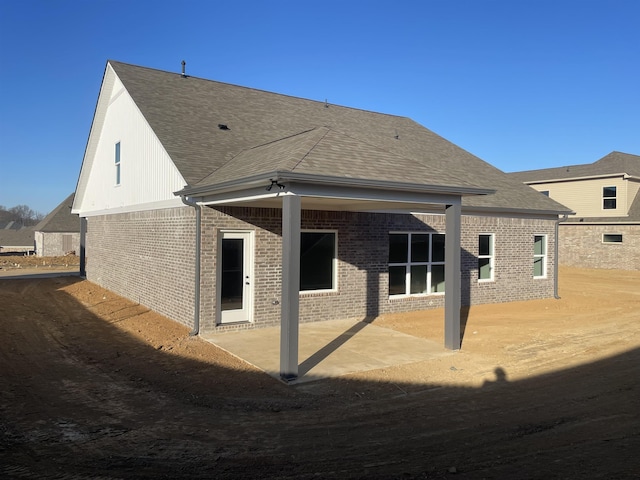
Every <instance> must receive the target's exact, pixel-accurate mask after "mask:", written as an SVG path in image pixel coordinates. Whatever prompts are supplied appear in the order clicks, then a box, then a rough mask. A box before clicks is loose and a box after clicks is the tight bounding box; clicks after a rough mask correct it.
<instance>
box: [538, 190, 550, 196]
mask: <svg viewBox="0 0 640 480" xmlns="http://www.w3.org/2000/svg"><path fill="white" fill-rule="evenodd" d="M540 193H541V194H543V195H544V196H546V197H548V196H549V190H540Z"/></svg>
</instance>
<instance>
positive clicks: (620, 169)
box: [509, 152, 640, 182]
mask: <svg viewBox="0 0 640 480" xmlns="http://www.w3.org/2000/svg"><path fill="white" fill-rule="evenodd" d="M615 173H626V174H628V175H632V176H634V177H640V156H638V155H632V154H630V153H622V152H611V153H609V154H608V155H605V156H604V157H602V158H601V159H600V160H598V161H596V162H593V163H587V164H581V165H569V166H565V167H555V168H543V169H540V170H526V171H523V172H513V173H509V175H510V176H511V177H512V178H515V179H517V180H519V181H521V182H539V181H544V180H556V179H557V180H561V179H565V178H579V177H593V176H597V175H607V174H615Z"/></svg>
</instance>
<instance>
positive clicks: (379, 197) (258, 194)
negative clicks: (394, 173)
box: [189, 182, 462, 210]
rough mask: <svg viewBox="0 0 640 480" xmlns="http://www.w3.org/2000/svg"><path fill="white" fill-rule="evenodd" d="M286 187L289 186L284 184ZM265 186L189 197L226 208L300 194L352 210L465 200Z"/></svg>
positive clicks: (362, 190)
mask: <svg viewBox="0 0 640 480" xmlns="http://www.w3.org/2000/svg"><path fill="white" fill-rule="evenodd" d="M282 185H285V184H282ZM267 188H268V187H265V186H264V183H263V185H261V186H260V187H253V188H248V189H242V190H235V191H227V192H221V193H218V194H213V195H203V196H197V195H193V196H189V198H190V199H191V200H195V201H196V202H198V203H199V204H202V205H224V204H229V203H241V202H256V201H260V200H263V201H264V200H267V199H273V198H277V197H282V196H285V195H298V196H301V197H305V198H315V199H318V200H319V202H322V199H332V200H345V201H348V202H350V203H351V204H352V205H351V208H357V205H360V206H361V207H362V208H364V207H365V206H366V202H373V204H375V205H377V206H373V205H371V206H370V207H368V208H367V210H368V209H371V208H375V209H380V208H382V207H381V204H382V203H387V204H395V205H398V207H392V206H391V205H390V206H389V207H390V208H402V209H403V210H404V209H406V208H413V209H415V208H419V205H434V204H436V205H458V204H460V203H461V202H462V200H461V197H460V196H459V195H455V194H437V193H417V192H411V191H409V192H405V191H399V190H398V191H388V190H379V189H374V188H358V187H348V186H335V185H310V184H306V183H294V182H286V185H285V188H284V189H281V188H280V187H279V186H278V185H276V184H274V185H273V187H272V188H271V190H269V191H267V190H266V189H267ZM399 204H410V205H411V206H410V207H402V206H400V205H399Z"/></svg>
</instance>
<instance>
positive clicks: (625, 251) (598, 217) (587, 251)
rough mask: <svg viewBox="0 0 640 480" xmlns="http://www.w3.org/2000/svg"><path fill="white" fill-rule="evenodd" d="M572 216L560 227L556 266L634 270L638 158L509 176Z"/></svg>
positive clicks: (637, 264) (620, 156) (623, 156)
mask: <svg viewBox="0 0 640 480" xmlns="http://www.w3.org/2000/svg"><path fill="white" fill-rule="evenodd" d="M510 175H511V176H512V177H513V178H516V179H518V180H520V181H522V182H524V183H525V184H527V185H529V186H531V187H533V188H535V189H536V190H538V191H539V192H543V193H544V194H545V195H548V196H549V197H550V198H552V199H554V200H556V201H558V202H560V203H562V204H563V205H566V206H567V207H569V208H571V210H573V211H574V213H573V214H572V215H569V217H568V218H567V219H566V221H563V222H562V223H561V226H560V241H559V249H560V255H559V258H560V263H561V264H565V265H572V266H579V267H588V268H616V269H625V270H640V194H639V193H638V192H640V156H638V155H631V154H628V153H621V152H612V153H610V154H608V155H606V156H605V157H603V158H601V159H600V160H598V161H596V162H594V163H590V164H584V165H572V166H568V167H558V168H547V169H542V170H530V171H525V172H516V173H512V174H510Z"/></svg>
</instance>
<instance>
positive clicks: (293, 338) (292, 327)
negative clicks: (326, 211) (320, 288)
mask: <svg viewBox="0 0 640 480" xmlns="http://www.w3.org/2000/svg"><path fill="white" fill-rule="evenodd" d="M300 212H301V200H300V197H299V196H297V195H285V196H284V197H283V198H282V301H281V304H280V307H281V310H280V378H282V379H283V380H284V381H286V382H291V381H294V380H295V379H296V378H298V330H299V323H300V218H301V214H300Z"/></svg>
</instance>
